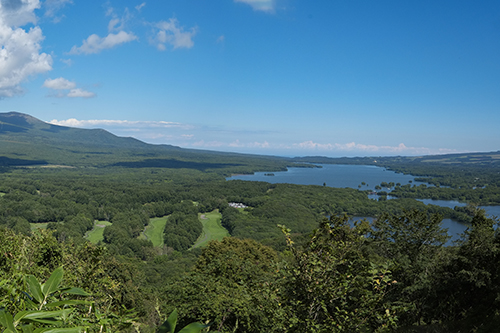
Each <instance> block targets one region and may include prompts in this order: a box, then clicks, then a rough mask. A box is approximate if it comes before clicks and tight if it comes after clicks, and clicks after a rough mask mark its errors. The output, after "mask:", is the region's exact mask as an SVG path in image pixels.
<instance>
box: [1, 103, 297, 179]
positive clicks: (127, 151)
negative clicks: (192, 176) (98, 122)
mask: <svg viewBox="0 0 500 333" xmlns="http://www.w3.org/2000/svg"><path fill="white" fill-rule="evenodd" d="M287 164H289V162H287V159H285V158H280V157H272V156H261V155H249V154H237V153H224V152H214V151H207V150H196V149H184V148H180V147H176V146H172V145H152V144H147V143H144V142H142V141H140V140H137V139H134V138H130V137H118V136H116V135H114V134H111V133H109V132H107V131H105V130H103V129H79V128H71V127H66V126H58V125H52V124H49V123H46V122H43V121H41V120H39V119H37V118H35V117H32V116H30V115H28V114H23V113H19V112H5V113H0V166H26V165H62V166H71V167H113V166H114V167H127V168H146V167H163V168H175V169H179V168H187V169H198V170H202V171H206V170H210V169H224V168H225V169H228V170H227V172H233V173H236V172H251V171H253V170H262V171H268V170H284V169H285V167H286V165H287ZM229 170H230V171H229Z"/></svg>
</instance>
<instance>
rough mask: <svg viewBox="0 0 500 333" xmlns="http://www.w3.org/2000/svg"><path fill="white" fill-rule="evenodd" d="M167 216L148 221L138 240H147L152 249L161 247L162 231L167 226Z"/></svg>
mask: <svg viewBox="0 0 500 333" xmlns="http://www.w3.org/2000/svg"><path fill="white" fill-rule="evenodd" d="M167 218H168V216H163V217H155V218H152V219H150V220H149V225H148V226H147V227H146V228H145V229H144V232H143V234H142V235H141V237H140V238H142V239H148V240H150V241H151V242H152V243H153V246H154V247H161V246H163V230H165V224H167Z"/></svg>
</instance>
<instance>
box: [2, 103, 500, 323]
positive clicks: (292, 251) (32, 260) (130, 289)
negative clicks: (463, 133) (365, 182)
mask: <svg viewBox="0 0 500 333" xmlns="http://www.w3.org/2000/svg"><path fill="white" fill-rule="evenodd" d="M9 117H10V118H9ZM13 119H14V120H13ZM0 122H1V123H0V124H1V125H2V127H1V130H0V140H3V141H2V146H1V149H0V150H1V151H2V153H1V154H0V156H2V158H3V159H2V161H4V163H3V168H2V169H1V170H0V279H1V281H0V290H1V291H2V292H1V293H0V307H1V309H0V326H2V329H4V331H5V332H16V331H18V332H21V331H22V332H42V331H43V328H45V329H48V328H51V329H52V332H79V331H81V332H83V331H85V332H143V333H144V332H169V331H168V330H167V328H166V326H165V325H166V324H165V325H163V326H162V323H164V322H165V320H166V319H167V317H168V315H169V314H172V313H173V314H174V315H173V316H172V317H170V318H171V319H170V323H172V322H173V318H174V317H175V313H177V314H178V318H177V320H176V322H177V328H178V329H177V331H178V330H179V328H182V327H184V326H186V325H189V324H190V323H194V322H198V323H199V324H193V325H191V326H190V327H198V330H197V331H194V332H199V331H200V330H201V329H202V327H203V330H205V331H208V330H210V331H211V332H299V333H302V332H358V331H359V332H384V331H396V332H457V331H467V332H469V331H476V332H490V331H494V330H495V329H496V328H497V327H498V325H499V324H500V320H499V319H500V317H499V313H500V304H499V299H500V270H499V268H498V265H497V263H498V262H499V260H500V253H499V245H500V238H499V236H498V233H497V231H496V230H497V226H498V220H497V219H496V218H494V217H490V216H485V215H484V212H483V211H481V210H478V209H477V208H476V206H475V205H474V204H484V203H497V204H498V203H499V195H500V192H499V190H498V186H499V184H500V183H499V176H498V169H497V168H496V164H495V165H493V164H491V165H486V164H480V165H477V164H476V163H472V164H470V165H468V164H463V165H460V166H459V167H458V166H453V165H450V163H448V162H449V161H450V160H453V159H459V158H461V157H457V156H455V157H453V156H451V157H449V158H447V157H440V160H441V162H438V161H437V160H436V159H435V158H431V157H425V158H423V159H425V160H435V161H434V162H432V163H427V162H425V163H421V161H423V159H420V160H418V161H420V162H415V163H412V162H411V161H409V159H406V158H393V159H391V158H387V159H386V160H383V163H384V166H386V167H388V168H391V169H393V170H396V171H399V172H411V173H412V174H414V175H417V176H419V177H421V179H423V180H425V181H427V182H429V183H431V184H434V186H430V185H429V186H410V185H403V186H402V185H400V184H399V185H397V184H392V186H391V189H392V192H391V193H390V194H391V195H393V196H395V197H397V199H391V200H384V199H385V196H384V195H380V198H379V200H373V199H369V197H368V193H367V192H366V191H361V190H357V189H349V188H330V187H326V186H305V185H291V184H269V183H265V182H245V181H226V180H225V176H226V175H229V174H231V173H234V172H252V171H257V170H262V171H272V170H279V169H283V168H285V167H286V165H292V164H293V163H295V162H294V161H293V160H291V159H284V158H283V159H281V158H274V157H265V156H246V155H239V154H223V153H220V154H219V153H217V152H207V151H199V152H198V151H189V150H184V149H180V148H175V147H154V146H153V147H150V146H149V145H146V144H144V143H141V142H136V141H134V140H133V139H130V140H129V139H126V140H125V141H122V138H117V137H114V136H112V135H111V134H109V133H103V132H99V133H100V134H99V135H98V136H101V138H103V137H106V138H108V139H106V140H107V142H108V144H98V143H99V142H102V141H100V140H101V139H96V140H95V141H94V139H93V138H92V136H90V137H87V135H88V134H89V133H97V132H92V131H91V132H86V131H85V130H82V131H75V132H73V129H60V128H57V127H56V128H53V127H51V126H52V125H48V124H45V123H43V122H40V121H37V120H36V119H34V118H29V117H28V116H26V115H20V114H12V113H11V114H8V115H4V116H3V118H0ZM66 132H67V133H70V132H72V134H70V135H69V136H68V141H66V142H63V143H61V142H59V143H58V142H57V140H56V139H55V138H56V137H57V138H60V137H59V135H60V134H61V133H66ZM53 135H54V136H53ZM83 137H87V139H83ZM36 138H37V139H36ZM70 138H71V139H70ZM80 138H82V140H83V141H82V144H81V145H76V144H74V142H76V141H72V140H79V139H80ZM23 140H24V141H23ZM30 140H31V141H30ZM36 140H38V141H39V142H40V143H39V144H37V143H35V141H36ZM7 142H10V143H12V145H11V146H9V144H6V145H3V143H7ZM72 142H73V143H72ZM92 145H93V146H92ZM22 147H29V148H28V149H23V148H22ZM38 150H39V151H38ZM70 151H71V152H72V153H71V154H69V155H67V156H63V153H64V154H66V153H67V152H70ZM90 151H93V152H94V153H95V154H93V153H90ZM98 152H99V153H98ZM44 153H45V154H46V156H45V157H44ZM141 154H142V155H141ZM484 155H487V154H484ZM490 155H491V156H493V155H494V154H490ZM59 158H61V159H59ZM315 159H318V158H315ZM374 159H375V158H372V160H374ZM377 159H378V158H377ZM462 159H463V160H465V158H462ZM492 159H494V157H492ZM397 160H401V161H400V162H397ZM313 161H317V162H322V163H325V161H327V160H326V159H318V160H314V159H312V158H305V159H303V160H300V162H301V163H302V162H313ZM329 161H330V162H332V161H331V160H329ZM339 161H342V163H347V161H346V160H345V159H339ZM353 161H354V160H351V162H353ZM363 161H364V159H358V160H356V161H354V162H353V163H360V164H361V163H362V162H363ZM443 161H446V163H445V162H443ZM468 161H470V159H469V160H468ZM396 162H397V163H396ZM377 163H381V162H380V161H379V160H378V162H377ZM398 163H399V164H398ZM451 164H453V163H451ZM56 165H57V166H58V167H55V166H56ZM294 165H295V164H294ZM48 166H50V167H48ZM61 166H64V167H61ZM266 168H267V169H266ZM438 185H439V186H438ZM427 197H431V198H445V197H446V198H452V199H457V200H462V201H465V202H468V203H469V204H470V205H468V206H466V207H463V208H458V207H457V208H455V209H450V208H443V207H438V206H433V205H424V204H423V203H421V202H419V201H417V200H415V198H427ZM230 203H231V205H230ZM208 215H210V216H215V217H217V218H216V219H215V220H214V221H215V222H214V226H215V227H216V228H221V229H222V230H224V229H225V230H224V231H225V233H226V232H227V234H229V237H226V238H223V239H222V240H219V241H211V242H208V244H207V245H205V246H203V247H196V248H194V247H193V245H194V244H195V243H196V241H197V240H198V239H200V236H201V235H203V234H204V224H203V222H204V220H203V219H204V218H205V216H208ZM355 216H357V217H371V218H374V220H373V221H374V222H373V223H371V224H370V223H368V222H367V221H366V220H362V221H361V222H356V223H354V222H352V220H350V219H349V218H350V217H355ZM444 217H446V218H453V219H455V220H457V221H462V222H463V223H467V225H468V229H467V230H466V232H465V233H464V234H463V235H462V237H461V239H460V241H458V242H456V243H454V244H451V245H450V244H449V243H447V241H448V239H449V236H448V235H447V233H446V230H444V229H442V226H441V220H442V219H443V218H444ZM158 221H161V223H158ZM152 223H154V225H155V226H156V227H155V228H151V226H152ZM158 226H161V227H158ZM96 230H99V231H101V232H100V233H97V232H96ZM225 233H224V234H225ZM90 235H92V237H95V238H92V240H93V242H94V243H95V244H94V243H91V242H90V241H89V239H90V238H91V236H90ZM95 235H98V236H95ZM205 235H206V234H205ZM153 236H154V239H155V240H154V242H153ZM221 238H222V237H221ZM445 244H448V245H446V246H445ZM175 310H176V311H175ZM202 324H203V325H202ZM205 324H206V325H208V326H209V327H205V326H206V325H205ZM37 329H38V330H37ZM49 332H50V331H49Z"/></svg>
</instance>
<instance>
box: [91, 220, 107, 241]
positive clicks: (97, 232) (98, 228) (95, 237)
mask: <svg viewBox="0 0 500 333" xmlns="http://www.w3.org/2000/svg"><path fill="white" fill-rule="evenodd" d="M111 224H112V223H111V222H108V221H96V222H95V223H94V229H92V230H91V231H89V232H88V234H87V236H86V238H87V239H88V240H89V241H90V242H91V243H93V244H97V243H99V242H100V241H102V240H103V239H104V237H103V233H104V228H105V227H107V226H108V225H111Z"/></svg>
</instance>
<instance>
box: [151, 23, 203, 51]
mask: <svg viewBox="0 0 500 333" xmlns="http://www.w3.org/2000/svg"><path fill="white" fill-rule="evenodd" d="M196 32H197V28H196V27H193V28H191V29H189V30H188V31H185V30H184V27H181V26H179V21H177V19H176V18H171V19H169V20H168V21H160V22H158V23H155V24H153V33H154V37H152V38H151V39H150V43H151V44H153V45H155V46H156V48H157V49H158V50H160V51H164V50H166V49H167V45H170V46H172V48H173V49H174V50H175V49H179V48H187V49H190V48H192V47H193V46H194V42H193V37H194V36H195V35H196Z"/></svg>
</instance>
